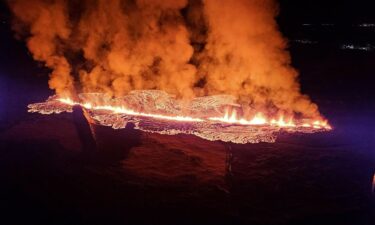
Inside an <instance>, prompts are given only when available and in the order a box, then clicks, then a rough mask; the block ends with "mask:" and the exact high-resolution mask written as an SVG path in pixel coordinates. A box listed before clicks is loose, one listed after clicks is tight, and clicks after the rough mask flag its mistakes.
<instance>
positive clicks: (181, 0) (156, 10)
mask: <svg viewBox="0 0 375 225" xmlns="http://www.w3.org/2000/svg"><path fill="white" fill-rule="evenodd" d="M9 6H10V9H11V10H12V12H13V14H14V16H15V19H14V26H13V27H14V30H15V31H16V33H17V34H18V35H19V36H22V37H25V38H26V41H27V47H28V49H29V50H30V52H31V53H32V54H33V57H34V59H35V60H37V61H41V62H44V63H45V65H46V66H47V67H49V68H51V70H52V72H51V75H50V76H51V79H50V81H49V86H50V88H52V89H55V90H56V92H57V94H59V95H65V96H69V95H74V93H79V92H105V93H109V94H110V95H112V96H122V95H125V94H126V93H128V92H129V91H131V90H138V89H160V90H164V91H166V92H168V93H170V94H173V95H175V96H176V97H178V98H192V97H196V96H204V95H214V94H231V95H233V96H235V97H237V98H238V101H239V103H241V104H242V105H244V106H245V107H244V108H245V109H246V110H245V113H246V112H249V113H251V112H254V111H259V110H261V111H265V112H269V113H276V114H280V113H282V114H300V115H303V116H307V117H318V116H319V112H318V109H317V106H316V105H315V104H313V103H312V102H311V101H310V100H309V98H308V97H307V96H305V95H302V94H301V92H300V86H299V83H298V73H297V72H296V71H295V69H293V68H292V67H291V65H290V63H291V60H290V55H289V53H288V52H287V51H286V47H287V42H286V40H285V39H284V38H283V36H282V34H281V33H280V32H279V30H278V26H277V23H276V20H275V17H276V16H277V13H278V7H277V4H276V2H275V1H273V0H111V1H106V0H84V1H74V0H12V1H9Z"/></svg>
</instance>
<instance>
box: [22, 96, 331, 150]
mask: <svg viewBox="0 0 375 225" xmlns="http://www.w3.org/2000/svg"><path fill="white" fill-rule="evenodd" d="M234 99H235V98H233V97H232V96H228V95H217V96H206V97H199V98H194V99H192V100H191V101H182V100H178V99H176V98H174V97H172V96H170V95H168V94H167V93H165V92H163V91H157V90H143V91H131V92H130V93H129V94H128V95H125V96H123V97H121V98H112V97H110V96H108V95H104V94H101V93H85V94H80V95H79V101H73V100H72V99H69V98H60V97H58V96H52V97H50V98H49V99H48V100H47V101H46V102H43V103H35V104H30V105H29V112H39V113H42V114H51V113H61V112H72V110H73V106H76V105H79V106H81V107H82V108H84V109H85V110H86V111H87V112H88V114H89V117H90V118H89V121H90V122H91V123H95V124H100V125H104V126H111V127H113V128H115V129H121V128H125V127H126V125H127V123H129V122H130V123H134V124H135V129H140V130H143V131H146V132H156V133H161V134H170V135H174V134H180V133H185V134H192V135H196V136H199V137H201V138H204V139H207V140H212V141H214V140H221V141H227V142H234V143H241V144H244V143H258V142H274V141H275V140H276V137H277V134H278V133H280V132H281V131H286V132H303V133H313V132H319V131H328V130H331V127H330V125H329V124H328V123H327V121H325V120H315V121H313V120H309V119H303V118H301V119H298V118H289V119H284V116H282V115H281V116H279V117H278V118H277V119H275V118H268V117H266V116H265V115H263V114H262V113H259V112H258V113H255V114H254V116H253V117H251V118H249V119H246V118H244V117H240V115H237V110H239V111H240V110H241V108H240V107H239V106H238V104H235V102H234ZM229 111H231V112H229Z"/></svg>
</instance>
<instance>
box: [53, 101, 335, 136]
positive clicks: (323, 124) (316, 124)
mask: <svg viewBox="0 0 375 225" xmlns="http://www.w3.org/2000/svg"><path fill="white" fill-rule="evenodd" d="M58 101H60V102H62V103H64V104H68V105H71V106H73V105H80V106H82V107H84V108H85V109H89V110H107V111H109V112H110V113H117V114H126V115H132V116H140V117H151V118H155V119H162V120H173V121H184V122H207V121H217V122H222V123H228V124H240V125H271V126H278V127H297V126H301V127H312V128H315V129H326V130H331V129H332V128H331V126H330V125H329V124H328V122H327V121H326V120H322V121H321V120H315V121H313V122H310V123H308V122H305V123H302V124H298V125H297V124H296V123H295V121H294V120H293V118H290V119H289V120H285V119H284V117H283V116H280V117H279V119H277V120H276V119H271V120H268V119H267V118H266V117H265V116H263V114H262V113H256V115H255V116H254V117H253V118H252V119H250V120H246V119H244V118H240V119H238V118H237V111H236V110H233V111H232V113H231V115H229V113H228V111H226V112H225V115H224V116H223V117H208V118H194V117H190V116H177V115H176V116H168V115H161V114H152V113H144V112H136V111H134V110H131V109H127V108H125V107H122V106H111V105H93V104H92V103H90V102H85V103H79V102H74V101H73V100H71V99H69V98H58Z"/></svg>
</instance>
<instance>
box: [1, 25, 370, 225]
mask: <svg viewBox="0 0 375 225" xmlns="http://www.w3.org/2000/svg"><path fill="white" fill-rule="evenodd" d="M7 23H8V22H7V21H5V22H2V23H1V25H0V28H1V34H4V35H3V36H2V37H1V42H0V47H1V49H0V50H1V51H0V52H1V54H0V224H298V225H303V224H319V225H321V224H331V225H332V224H340V225H341V224H347V225H362V224H363V225H372V224H375V218H374V214H375V211H374V195H373V190H372V188H373V186H372V185H375V181H374V180H373V179H374V172H375V129H374V127H375V119H374V113H375V104H374V88H373V85H374V81H373V79H372V76H373V71H374V69H373V62H374V61H375V53H374V52H372V51H355V50H353V51H348V50H342V49H340V48H339V47H338V46H340V44H341V42H340V41H342V39H343V37H347V38H348V40H345V42H347V41H356V42H360V41H364V43H367V41H368V40H363V38H357V37H356V34H357V35H358V36H360V37H363V36H366V37H372V35H373V32H374V31H372V30H366V31H363V30H361V31H358V30H357V28H355V29H354V30H353V29H352V30H351V31H350V30H345V29H344V28H343V27H339V28H338V30H334V29H333V28H329V29H328V30H327V28H316V27H315V28H314V29H316V30H315V31H314V29H313V30H311V29H312V28H300V27H298V26H297V27H294V28H293V29H291V28H287V29H285V30H286V31H285V32H286V35H287V36H288V37H289V38H290V39H291V40H294V39H300V38H301V36H302V37H303V38H305V39H314V40H318V41H319V42H318V43H317V44H314V45H310V44H300V43H296V42H291V53H292V57H293V64H294V65H295V66H296V68H297V69H298V70H299V71H300V73H301V77H300V78H301V83H302V89H303V92H304V93H306V94H308V95H310V96H311V97H312V99H313V100H314V101H315V102H317V103H318V105H319V106H320V109H321V111H322V113H323V114H324V115H326V117H327V118H328V119H329V120H330V122H331V123H332V125H333V126H334V128H335V130H334V131H332V132H330V133H320V134H313V135H287V134H283V135H281V136H280V138H279V139H278V142H277V143H275V144H249V145H234V144H226V143H222V142H209V141H205V140H202V139H199V138H196V137H192V136H188V135H177V136H162V135H158V134H146V133H141V132H138V131H135V130H133V129H132V128H131V127H129V128H127V129H126V130H122V131H114V130H111V129H110V128H108V129H106V128H97V129H98V130H97V132H98V133H100V136H98V138H99V139H100V143H102V146H104V147H102V149H101V150H99V151H97V152H93V151H89V150H90V149H88V147H87V143H82V142H81V141H80V138H79V136H78V133H77V131H76V127H75V125H74V123H73V117H72V114H61V115H52V116H42V115H38V114H28V113H27V112H26V106H27V104H28V103H31V102H37V101H42V100H44V99H46V98H47V97H48V95H50V94H51V91H49V90H48V89H47V78H46V77H45V76H44V75H45V74H46V73H48V71H46V70H44V69H42V68H41V67H40V66H37V65H36V64H35V63H34V62H33V61H32V59H31V57H30V56H29V55H27V54H26V52H27V51H26V50H25V47H24V44H23V43H21V42H17V41H15V40H14V39H13V37H12V35H11V33H10V31H9V24H7ZM304 29H309V30H304ZM346 32H347V33H350V35H345V34H346ZM316 33H319V35H318V36H314V35H313V34H316ZM338 37H340V38H338ZM105 146H107V147H105ZM108 146H111V147H108ZM103 148H107V149H104V150H103ZM111 149H116V150H117V151H110V150H111ZM119 149H120V151H118V150H119Z"/></svg>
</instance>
